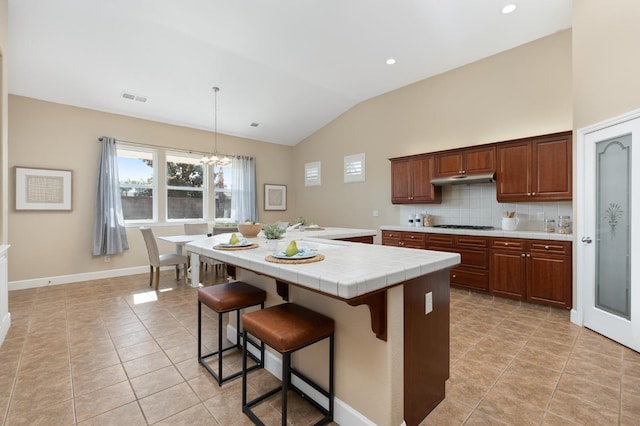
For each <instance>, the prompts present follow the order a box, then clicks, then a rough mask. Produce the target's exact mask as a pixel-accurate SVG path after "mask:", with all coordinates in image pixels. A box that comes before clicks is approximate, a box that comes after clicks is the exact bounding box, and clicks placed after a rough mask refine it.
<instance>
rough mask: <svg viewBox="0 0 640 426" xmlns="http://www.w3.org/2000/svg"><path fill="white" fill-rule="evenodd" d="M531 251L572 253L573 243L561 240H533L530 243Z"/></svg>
mask: <svg viewBox="0 0 640 426" xmlns="http://www.w3.org/2000/svg"><path fill="white" fill-rule="evenodd" d="M529 245H530V248H529V250H530V251H531V252H536V253H553V254H565V255H566V254H571V243H569V242H559V241H537V240H536V241H531V242H530V243H529Z"/></svg>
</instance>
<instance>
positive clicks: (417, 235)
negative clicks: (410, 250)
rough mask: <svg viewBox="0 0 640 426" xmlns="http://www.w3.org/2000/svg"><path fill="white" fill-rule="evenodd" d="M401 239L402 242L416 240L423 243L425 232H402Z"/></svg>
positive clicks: (425, 237) (425, 238)
mask: <svg viewBox="0 0 640 426" xmlns="http://www.w3.org/2000/svg"><path fill="white" fill-rule="evenodd" d="M403 234H404V235H403V237H402V240H403V241H404V242H410V241H417V242H420V243H424V242H425V241H426V240H427V234H425V233H424V232H404V233H403Z"/></svg>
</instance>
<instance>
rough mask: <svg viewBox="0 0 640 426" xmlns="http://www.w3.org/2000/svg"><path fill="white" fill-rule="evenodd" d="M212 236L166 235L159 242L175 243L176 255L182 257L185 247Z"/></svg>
mask: <svg viewBox="0 0 640 426" xmlns="http://www.w3.org/2000/svg"><path fill="white" fill-rule="evenodd" d="M210 236H211V235H207V234H191V235H188V234H183V235H165V236H161V237H158V239H159V240H162V241H166V242H169V243H173V244H175V246H176V254H179V255H182V254H183V252H184V246H185V245H187V244H188V243H190V242H192V241H197V240H202V239H205V238H207V237H210Z"/></svg>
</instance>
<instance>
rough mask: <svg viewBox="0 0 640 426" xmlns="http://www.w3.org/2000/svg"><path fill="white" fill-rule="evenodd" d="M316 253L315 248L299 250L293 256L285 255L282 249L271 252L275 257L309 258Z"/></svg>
mask: <svg viewBox="0 0 640 426" xmlns="http://www.w3.org/2000/svg"><path fill="white" fill-rule="evenodd" d="M316 254H318V252H317V251H315V250H300V251H299V252H298V253H296V254H294V255H293V256H287V254H286V253H285V252H284V251H279V252H277V253H274V254H272V256H273V257H275V258H277V259H309V258H311V257H313V256H315V255H316Z"/></svg>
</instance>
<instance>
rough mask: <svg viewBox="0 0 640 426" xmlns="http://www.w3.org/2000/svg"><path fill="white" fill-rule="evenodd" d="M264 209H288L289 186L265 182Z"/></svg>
mask: <svg viewBox="0 0 640 426" xmlns="http://www.w3.org/2000/svg"><path fill="white" fill-rule="evenodd" d="M264 209H265V210H286V209H287V186H286V185H271V184H269V183H265V184H264Z"/></svg>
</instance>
